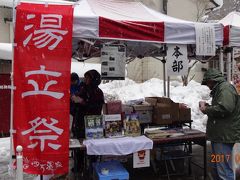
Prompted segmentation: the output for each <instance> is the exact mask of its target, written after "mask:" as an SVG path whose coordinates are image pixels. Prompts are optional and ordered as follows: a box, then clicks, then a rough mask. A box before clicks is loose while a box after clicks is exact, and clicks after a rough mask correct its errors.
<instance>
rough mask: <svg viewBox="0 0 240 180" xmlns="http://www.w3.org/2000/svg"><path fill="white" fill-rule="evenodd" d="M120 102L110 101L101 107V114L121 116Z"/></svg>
mask: <svg viewBox="0 0 240 180" xmlns="http://www.w3.org/2000/svg"><path fill="white" fill-rule="evenodd" d="M121 113H122V101H120V100H118V101H110V102H107V103H105V104H104V105H103V114H121Z"/></svg>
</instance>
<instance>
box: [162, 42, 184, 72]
mask: <svg viewBox="0 0 240 180" xmlns="http://www.w3.org/2000/svg"><path fill="white" fill-rule="evenodd" d="M167 47H168V49H167V61H166V67H167V75H168V76H172V75H173V76H178V75H182V76H183V75H187V73H188V58H187V45H180V44H177V45H172V44H169V45H168V46H167Z"/></svg>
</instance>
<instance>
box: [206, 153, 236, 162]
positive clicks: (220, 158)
mask: <svg viewBox="0 0 240 180" xmlns="http://www.w3.org/2000/svg"><path fill="white" fill-rule="evenodd" d="M230 158H231V155H230V154H211V160H210V162H211V163H222V162H228V161H230Z"/></svg>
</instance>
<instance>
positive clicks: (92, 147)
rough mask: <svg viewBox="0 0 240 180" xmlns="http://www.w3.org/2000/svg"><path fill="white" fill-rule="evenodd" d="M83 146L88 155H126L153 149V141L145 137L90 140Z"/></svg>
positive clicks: (84, 142)
mask: <svg viewBox="0 0 240 180" xmlns="http://www.w3.org/2000/svg"><path fill="white" fill-rule="evenodd" d="M83 144H84V145H85V146H86V147H87V154H88V155H127V154H132V153H135V152H137V151H140V150H146V149H152V148H153V141H152V140H151V139H149V138H147V137H146V136H138V137H120V138H103V139H90V140H85V141H83Z"/></svg>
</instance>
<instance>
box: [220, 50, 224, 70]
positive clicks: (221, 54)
mask: <svg viewBox="0 0 240 180" xmlns="http://www.w3.org/2000/svg"><path fill="white" fill-rule="evenodd" d="M219 69H220V71H221V72H222V74H224V72H223V71H224V69H223V47H220V54H219Z"/></svg>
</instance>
